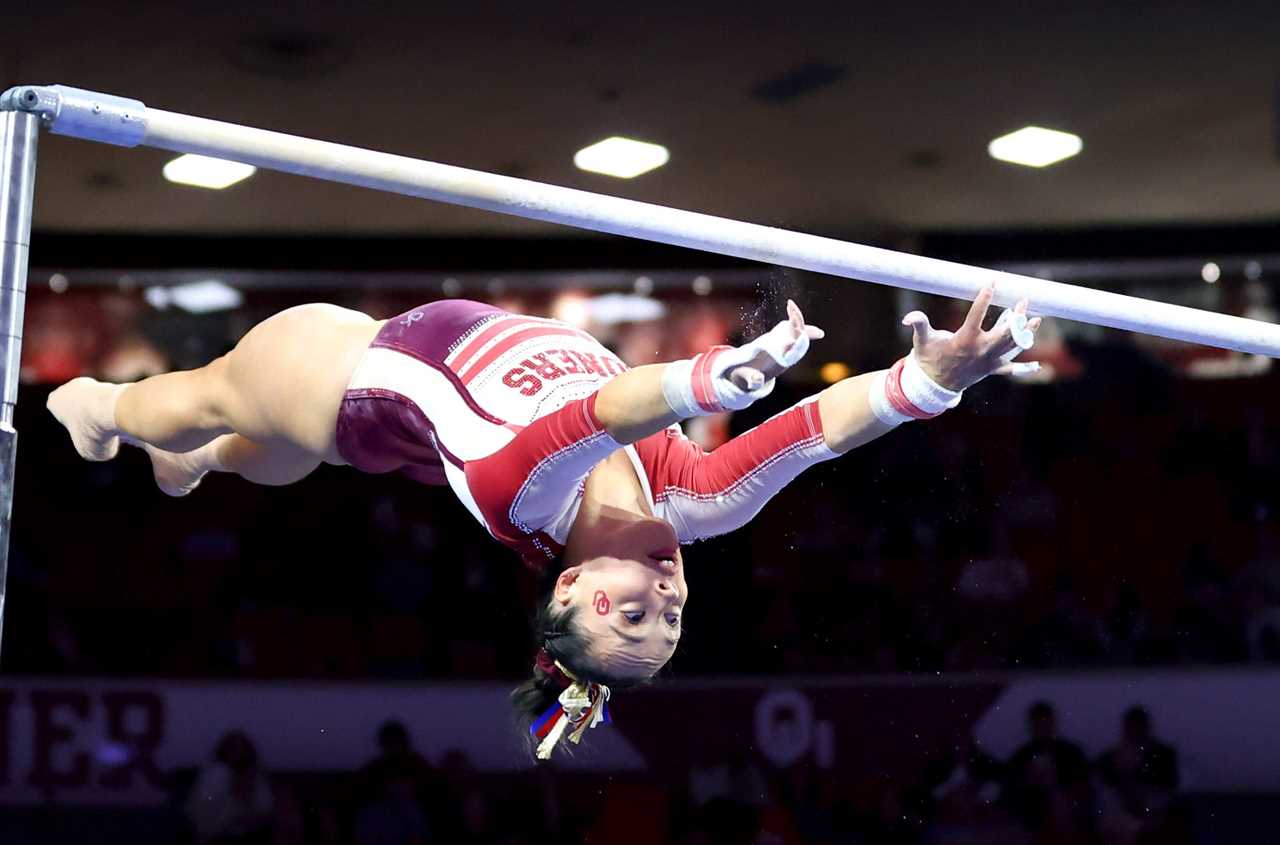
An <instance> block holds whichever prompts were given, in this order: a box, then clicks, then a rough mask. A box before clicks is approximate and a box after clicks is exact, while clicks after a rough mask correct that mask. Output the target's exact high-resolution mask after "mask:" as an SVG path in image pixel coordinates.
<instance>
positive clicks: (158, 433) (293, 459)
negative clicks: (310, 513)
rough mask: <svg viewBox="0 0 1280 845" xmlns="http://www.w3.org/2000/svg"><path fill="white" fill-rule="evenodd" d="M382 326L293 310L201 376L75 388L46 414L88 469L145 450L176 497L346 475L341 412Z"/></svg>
mask: <svg viewBox="0 0 1280 845" xmlns="http://www.w3.org/2000/svg"><path fill="white" fill-rule="evenodd" d="M380 326H381V323H380V322H378V321H376V320H373V319H372V318H370V317H368V316H367V315H365V314H361V313H359V312H356V311H349V310H346V309H343V308H338V307H336V306H332V305H304V306H299V307H297V308H291V309H289V310H287V311H284V312H281V313H280V314H277V315H275V316H274V317H271V318H270V319H268V320H265V321H264V322H262V323H260V324H258V325H257V326H255V327H254V328H253V329H252V330H251V331H250V332H249V333H248V334H246V335H245V336H244V338H242V339H241V341H240V342H239V343H238V344H237V345H236V347H235V349H233V350H232V351H231V352H230V353H228V354H227V355H225V356H223V357H222V358H219V359H217V360H216V361H214V362H212V363H211V364H209V365H208V366H205V367H201V368H200V369H196V370H189V371H186V372H177V373H166V374H164V375H160V376H154V377H152V378H149V379H146V380H144V381H141V382H138V383H136V384H131V385H113V384H103V383H101V382H97V381H94V380H93V379H87V378H80V379H75V380H73V381H71V382H68V383H67V384H65V385H63V386H62V387H60V388H58V389H57V390H55V391H54V392H53V393H52V394H50V396H49V410H50V411H52V412H53V415H54V416H55V417H57V418H58V421H59V422H61V423H62V424H63V425H64V426H66V428H67V431H68V432H69V433H70V435H71V439H72V442H73V443H74V444H75V447H76V450H77V451H78V452H79V453H80V454H81V455H82V456H83V457H85V458H87V459H89V460H99V461H100V460H108V459H110V458H112V457H114V456H115V454H116V452H117V451H118V449H119V443H120V440H121V439H122V438H123V439H125V440H126V442H132V443H135V444H137V445H140V446H142V447H143V448H145V449H146V450H147V453H148V454H149V455H150V456H151V459H152V464H153V466H154V468H155V470H156V481H157V483H159V485H160V487H161V489H163V490H164V491H165V492H167V493H170V494H171V495H181V494H182V493H185V492H189V491H190V489H191V488H192V487H194V486H195V482H196V481H198V480H199V477H200V476H201V475H203V474H204V473H205V472H209V471H227V472H236V473H239V474H240V475H242V476H244V477H245V478H248V479H249V480H251V481H257V482H259V483H263V484H287V483H290V482H292V481H296V480H298V479H299V478H302V477H303V476H305V475H306V474H307V473H309V472H310V471H311V470H313V469H314V468H315V467H316V466H318V465H319V464H320V463H321V462H322V461H328V462H330V463H342V460H341V458H340V456H339V455H338V454H337V449H336V445H335V439H334V431H335V426H336V422H337V416H338V408H339V406H340V405H341V402H342V397H343V394H344V392H345V390H346V385H347V383H348V382H349V381H350V377H351V373H352V371H353V370H354V368H355V366H356V364H357V363H358V362H359V360H360V356H361V355H363V353H364V350H365V349H366V348H367V347H368V345H369V343H370V342H371V341H372V340H373V337H374V336H375V335H376V334H377V331H378V329H379V327H380Z"/></svg>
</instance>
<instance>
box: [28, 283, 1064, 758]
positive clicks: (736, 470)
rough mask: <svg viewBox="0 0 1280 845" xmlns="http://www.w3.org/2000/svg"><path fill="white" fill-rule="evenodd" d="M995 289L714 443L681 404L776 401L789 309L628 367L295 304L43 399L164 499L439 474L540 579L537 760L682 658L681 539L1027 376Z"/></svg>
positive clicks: (1017, 322) (559, 337) (458, 326)
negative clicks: (822, 467)
mask: <svg viewBox="0 0 1280 845" xmlns="http://www.w3.org/2000/svg"><path fill="white" fill-rule="evenodd" d="M993 291H994V285H992V286H988V287H986V288H984V289H983V290H982V291H981V292H980V293H979V294H978V296H977V297H976V299H975V301H974V302H973V305H972V307H971V308H970V309H969V312H968V315H967V317H966V319H965V321H964V323H963V325H962V326H961V327H960V328H959V329H958V330H957V331H955V332H954V333H953V332H950V331H941V330H937V329H934V328H933V327H932V326H931V325H930V324H929V320H928V318H927V317H926V316H925V315H924V314H923V313H921V312H919V311H915V312H912V313H911V314H908V315H907V316H906V317H905V318H904V319H903V323H904V325H907V326H910V327H911V329H912V331H913V343H912V345H913V349H912V351H911V353H910V354H908V355H907V356H906V357H905V358H902V359H901V360H899V361H898V362H897V363H896V364H895V365H894V366H893V367H892V368H890V369H888V370H883V371H879V372H874V373H867V374H864V375H858V376H855V377H852V378H848V379H845V380H844V381H841V382H839V383H838V384H835V385H833V386H831V387H829V388H827V389H826V390H824V391H822V392H821V393H819V394H817V395H816V396H813V397H810V398H809V399H806V400H805V401H803V402H801V403H799V404H798V405H795V406H794V407H792V408H791V409H789V410H786V411H783V412H782V413H780V414H778V415H776V416H774V417H773V418H771V419H770V420H768V421H767V422H765V423H763V424H761V425H760V426H758V427H756V428H754V429H752V430H751V431H748V432H746V433H745V434H742V435H739V436H738V437H736V438H734V439H733V440H731V441H730V442H729V443H727V444H725V445H723V446H721V447H720V448H718V449H716V450H715V451H713V452H710V453H707V452H704V451H703V450H702V449H701V448H699V447H697V446H696V445H695V444H693V443H692V442H691V441H690V440H688V439H687V438H685V437H684V435H683V434H681V432H680V428H679V425H678V423H679V422H680V421H681V420H683V419H687V418H690V417H695V416H699V415H705V414H714V413H719V412H722V411H725V410H739V409H742V408H745V407H747V406H748V405H750V404H751V403H752V402H755V401H756V400H758V399H761V398H763V397H765V396H767V395H768V394H769V393H770V391H771V390H772V389H773V386H774V382H775V379H776V378H777V377H778V376H779V375H781V374H782V373H783V372H784V371H785V370H787V369H788V368H789V367H791V366H793V365H795V364H796V363H797V362H798V361H799V360H800V359H801V357H802V356H803V355H804V354H805V351H806V350H807V349H808V347H809V344H810V341H811V340H815V339H818V338H821V337H822V336H823V332H822V330H821V329H819V328H817V327H816V326H812V325H806V323H805V321H804V317H803V315H802V314H801V312H800V309H799V308H798V307H796V305H795V304H794V303H791V302H788V303H787V313H788V318H787V319H786V320H784V321H782V322H780V323H779V324H778V325H777V326H775V327H774V328H773V329H772V330H771V331H769V332H767V333H766V334H764V335H762V336H761V337H759V338H757V339H756V340H754V341H752V342H750V343H747V344H745V345H743V346H739V347H736V348H734V347H727V346H721V347H715V348H713V349H710V350H708V351H707V352H704V353H702V354H700V355H697V356H696V357H694V358H692V359H689V360H683V361H676V362H672V363H667V364H651V365H646V366H640V367H636V368H634V369H629V368H627V367H626V366H625V365H624V364H623V363H622V362H621V361H620V360H619V359H618V358H617V357H616V356H614V355H613V354H612V353H611V352H609V351H608V350H607V349H605V348H604V347H603V346H601V345H600V344H599V343H598V342H597V341H596V340H595V339H594V338H592V337H591V335H589V334H587V333H586V332H584V331H581V330H579V329H576V328H574V327H572V326H569V325H567V324H564V323H560V322H556V321H554V320H547V319H541V318H536V317H526V316H521V315H518V314H512V313H508V312H505V311H502V310H499V309H497V308H494V307H492V306H489V305H484V304H481V303H477V302H470V301H466V300H444V301H439V302H433V303H430V304H427V305H423V306H421V307H419V308H415V309H414V310H412V311H409V312H407V313H405V314H402V315H400V316H398V317H393V318H392V319H389V320H375V319H373V318H371V317H369V316H367V315H365V314H362V313H359V312H356V311H350V310H347V309H343V308H339V307H337V306H333V305H324V304H313V305H303V306H299V307H296V308H291V309H289V310H287V311H283V312H281V313H279V314H277V315H275V316H273V317H271V318H269V319H267V320H265V321H264V322H262V323H260V324H258V325H257V326H255V327H254V328H253V329H252V330H251V331H249V333H248V334H246V335H245V336H244V337H243V338H242V339H241V340H240V342H239V343H238V344H237V345H236V347H235V348H234V349H233V350H232V351H231V352H229V353H228V354H226V355H225V356H223V357H221V358H218V359H217V360H215V361H213V362H212V363H210V364H209V365H208V366H205V367H202V368H200V369H197V370H190V371H185V372H175V373H167V374H164V375H158V376H154V377H152V378H148V379H145V380H143V381H140V382H137V383H134V384H105V383H102V382H98V381H95V380H93V379H89V378H78V379H75V380H73V381H71V382H68V383H67V384H65V385H63V386H62V387H60V388H58V389H57V390H55V391H53V393H52V394H50V396H49V402H48V407H49V410H50V411H51V412H52V413H53V415H54V416H55V417H56V418H57V419H58V421H59V422H61V423H62V425H64V426H65V427H66V429H67V431H68V432H69V433H70V435H71V439H72V442H73V444H74V446H75V448H76V451H78V452H79V453H80V455H81V456H82V457H84V458H86V459H88V460H91V461H105V460H109V459H111V458H112V457H114V456H115V454H116V452H117V451H118V450H119V445H120V443H121V442H122V441H123V442H125V443H128V444H132V445H135V446H139V447H141V448H143V449H145V450H146V452H147V454H148V455H149V456H150V458H151V464H152V468H153V470H154V474H155V480H156V483H157V484H158V486H159V487H160V489H161V490H162V491H164V492H165V493H167V494H169V495H171V496H184V495H186V494H188V493H190V492H191V491H192V490H193V489H194V488H195V487H196V485H197V484H198V483H199V482H200V479H201V478H202V477H203V476H204V475H205V474H206V473H209V472H230V473H235V474H238V475H240V476H241V477H243V478H246V479H248V480H249V481H253V482H256V483H259V484H271V485H283V484H290V483H293V482H295V481H298V480H300V479H302V478H303V477H305V476H306V475H307V474H309V473H310V472H311V471H312V470H314V469H315V468H316V467H318V466H319V465H320V464H321V463H328V464H336V465H350V466H353V467H355V468H357V469H359V470H362V471H364V472H370V473H385V472H393V471H399V472H402V473H404V474H406V475H408V476H409V477H411V478H413V479H415V480H417V481H419V482H422V483H426V484H448V485H449V486H450V487H452V488H453V490H454V492H455V493H456V494H457V496H458V498H459V499H460V500H461V501H462V504H463V505H464V506H465V507H466V508H467V510H469V511H470V512H471V514H472V515H473V516H474V517H475V518H476V519H477V520H479V521H480V523H481V524H482V525H483V526H484V527H485V528H486V529H487V530H488V531H489V533H490V534H491V535H492V536H493V537H494V538H495V539H497V540H498V541H499V542H501V543H503V544H505V545H507V546H509V547H511V548H512V549H514V550H515V551H516V552H517V553H519V555H520V556H521V558H522V559H523V560H524V562H525V564H526V565H528V566H529V567H531V568H532V569H533V570H535V571H536V572H539V573H541V574H542V576H543V578H542V580H543V586H542V587H541V588H540V591H539V598H538V600H537V606H536V608H535V621H534V632H535V642H536V643H537V644H538V646H539V648H538V651H537V655H536V658H535V663H534V667H533V675H532V677H531V678H530V679H529V680H527V681H526V682H525V683H524V684H523V685H521V686H520V687H519V688H517V689H516V690H515V691H514V692H513V693H512V700H513V704H514V706H515V708H516V710H517V712H518V713H519V714H520V715H521V717H522V719H523V720H524V721H525V722H526V723H527V724H529V726H530V733H531V735H532V741H533V743H534V745H535V746H536V752H537V756H538V757H539V758H541V759H546V758H547V757H548V756H550V754H551V752H552V751H553V750H554V748H555V747H556V745H557V743H558V742H559V741H560V740H561V739H562V738H563V737H565V736H567V737H568V738H569V739H571V740H572V741H574V742H577V741H578V740H579V739H580V738H581V736H582V735H583V733H584V732H585V731H586V729H587V728H589V727H594V726H595V725H596V724H599V723H601V722H604V721H607V718H608V715H607V706H606V703H607V701H608V698H609V695H610V691H611V690H617V689H619V688H625V687H628V686H634V685H636V684H638V683H642V682H644V681H645V680H646V679H648V678H651V677H652V676H653V675H654V674H655V673H656V672H658V670H659V669H661V668H662V666H663V665H664V664H666V662H667V661H668V660H669V659H670V658H671V655H672V653H673V652H674V651H675V648H676V644H677V643H678V642H679V639H680V622H681V615H682V614H683V612H684V609H685V607H686V605H687V603H688V598H689V589H688V585H687V584H686V583H685V573H684V564H683V559H682V557H681V552H680V546H681V544H684V543H691V542H693V541H695V540H699V539H703V538H706V537H712V536H715V535H718V534H724V533H726V532H728V531H732V530H734V529H736V528H738V527H740V526H742V525H744V524H745V523H747V522H748V521H749V520H750V519H751V518H752V517H754V516H755V514H757V513H758V512H759V511H760V509H761V508H762V507H763V506H764V504H765V502H766V501H767V500H768V499H769V498H770V497H771V496H773V495H774V494H775V493H777V492H778V491H779V490H780V489H781V488H782V487H783V486H784V485H785V484H787V483H788V482H789V481H791V480H792V479H793V478H795V477H796V476H797V475H798V474H799V473H800V472H802V471H803V470H804V469H805V468H806V467H809V466H811V465H813V464H815V463H818V462H820V461H825V460H829V459H831V458H834V457H837V456H838V455H841V454H843V453H844V452H847V451H849V450H850V449H854V448H856V447H858V446H860V445H862V444H864V443H867V442H868V441H870V440H873V439H875V438H877V437H879V436H881V435H882V434H885V433H887V432H888V431H890V430H891V429H893V428H894V427H895V426H897V425H899V424H900V423H903V422H907V421H909V420H916V419H926V418H929V417H933V416H937V415H938V414H940V413H942V412H943V411H945V410H947V409H948V408H952V407H955V406H956V405H957V404H958V403H959V402H960V397H961V392H962V391H963V390H964V389H965V388H967V387H969V386H970V385H972V384H974V383H976V382H977V381H979V380H981V379H982V378H984V377H986V376H988V375H990V374H992V373H1010V372H1016V371H1018V370H1019V369H1021V370H1023V371H1025V370H1028V369H1031V368H1033V367H1034V364H1018V363H1013V362H1012V359H1013V358H1014V357H1015V356H1016V355H1017V354H1019V353H1020V352H1022V351H1023V350H1024V349H1027V348H1029V347H1030V346H1031V344H1032V342H1033V340H1034V333H1035V331H1036V329H1037V328H1038V327H1039V325H1040V320H1039V318H1035V319H1028V317H1027V303H1026V301H1023V302H1020V303H1018V305H1017V306H1015V307H1014V308H1013V309H1012V310H1009V311H1005V312H1004V313H1003V314H1001V316H1000V318H999V319H998V320H997V321H996V323H995V325H994V326H993V327H992V328H991V329H989V330H984V329H983V327H982V324H983V320H984V317H985V315H986V312H987V309H988V306H989V305H990V303H991V299H992V295H993Z"/></svg>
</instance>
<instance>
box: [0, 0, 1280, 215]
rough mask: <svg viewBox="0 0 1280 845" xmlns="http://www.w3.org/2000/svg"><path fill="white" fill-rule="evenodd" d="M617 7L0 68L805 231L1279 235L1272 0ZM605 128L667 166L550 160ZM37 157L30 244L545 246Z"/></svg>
mask: <svg viewBox="0 0 1280 845" xmlns="http://www.w3.org/2000/svg"><path fill="white" fill-rule="evenodd" d="M615 5H616V8H617V9H621V8H623V6H622V5H621V4H615ZM626 8H627V9H628V11H626V12H623V11H616V10H615V11H611V10H610V9H609V8H606V4H600V3H590V4H586V3H581V4H580V3H556V2H539V3H534V2H529V0H525V2H519V3H507V4H486V3H467V4H461V3H451V4H432V3H425V2H420V3H351V2H346V3H333V2H308V3H288V2H265V1H264V2H259V3H255V4H248V3H237V2H221V3H212V2H181V0H177V2H169V3H154V2H133V3H122V2H96V3H65V2H57V0H46V2H36V3H30V4H29V6H28V9H27V12H26V13H25V14H14V13H13V12H12V11H10V13H9V14H7V15H6V19H7V21H8V24H9V25H8V29H9V33H10V34H9V35H8V36H7V37H6V38H5V40H4V42H3V43H2V45H0V57H2V62H0V71H2V74H3V78H4V80H5V82H6V83H7V84H17V83H22V82H50V83H52V82H59V83H64V84H70V85H76V86H79V87H85V88H93V89H98V90H104V91H109V92H112V93H120V94H125V95H128V96H132V97H136V98H139V99H142V100H143V101H144V102H146V103H147V104H148V105H151V106H155V107H159V108H164V109H169V110H173V111H184V112H190V113H193V114H199V115H204V116H209V117H217V118H221V119H225V120H230V121H234V122H238V123H245V124H250V125H258V126H263V127H267V128H272V129H279V130H284V131H288V132H294V133H298V134H303V135H311V136H316V137H321V138H325V139H329V140H335V141H341V142H345V143H350V144H356V145H359V146H364V147H371V148H375V149H382V150H389V151H393V152H398V153H403V154H408V155H413V156H416V157H420V158H429V159H435V160H439V161H443V162H448V163H451V164H459V165H463V166H467V167H474V168H479V169H483V170H493V171H498V172H502V173H508V174H512V175H519V176H522V177H526V178H530V179H536V180H542V181H548V182H554V183H557V184H563V185H569V186H573V187H579V188H585V189H588V190H595V191H602V192H607V193H614V194H620V195H623V196H627V197H632V198H636V199H642V200H648V201H653V202H659V203H663V204H667V205H674V206H679V207H684V208H689V209H694V210H699V211H706V212H710V213H714V214H721V215H727V216H731V217H738V218H743V219H747V220H752V221H757V222H762V223H768V224H772V225H781V226H785V227H789V228H800V229H805V230H810V231H816V232H821V233H827V234H836V235H840V234H853V233H886V232H917V231H921V230H928V229H949V228H971V227H973V228H983V229H991V228H1007V227H1013V226H1017V227H1022V226H1062V227H1069V226H1084V225H1098V224H1123V225H1132V224H1139V223H1170V222H1179V223H1200V222H1204V223H1223V222H1264V221H1268V220H1271V219H1273V218H1276V217H1277V216H1278V215H1280V190H1278V189H1280V160H1278V158H1277V128H1276V101H1277V82H1278V81H1280V51H1278V50H1277V49H1276V44H1277V43H1280V12H1277V9H1280V4H1277V3H1274V2H1272V3H1252V2H1249V3H1208V2H1183V3H1172V2H1170V3H1162V4H1155V3H1152V4H1140V3H1122V2H1114V0H1111V1H1110V2H1099V0H1077V2H1071V3H1064V2H1063V3H1049V2H1022V3H1011V2H983V3H962V2H956V0H930V2H920V3H913V2H879V3H864V2H833V3H818V2H807V0H790V2H786V3H771V4H766V3H757V4H751V3H744V2H734V3H726V2H719V0H716V2H705V1H704V2H685V3H680V4H676V3H669V2H658V0H650V2H646V3H641V4H633V5H631V6H629V7H626ZM24 31H25V33H24ZM1028 123H1035V124H1041V125H1046V126H1051V127H1058V128H1063V129H1068V130H1071V131H1074V132H1076V133H1078V134H1080V135H1082V136H1083V138H1084V142H1085V149H1084V152H1083V154H1081V155H1080V156H1079V157H1077V158H1075V159H1072V160H1070V161H1067V162H1065V163H1063V164H1061V165H1059V166H1057V167H1053V168H1050V169H1047V170H1043V171H1036V170H1031V169H1025V168H1020V167H1015V166H1012V165H1007V164H1001V163H999V162H996V161H993V160H991V159H990V158H988V157H987V154H986V144H987V142H988V141H989V140H990V139H991V138H993V137H995V136H996V135H999V134H1002V133H1004V132H1007V131H1009V130H1012V129H1016V128H1018V127H1020V126H1022V125H1025V124H1028ZM611 134H623V135H629V136H632V137H638V138H641V139H647V140H653V141H658V142H660V143H662V144H665V145H666V146H668V147H669V148H670V150H671V155H672V158H671V163H670V164H669V165H668V166H666V167H664V168H662V169H660V170H658V171H656V172H654V173H652V174H649V175H646V176H642V177H640V178H638V179H636V180H634V181H622V180H615V179H610V178H608V177H604V176H594V175H591V174H586V173H582V172H579V171H577V170H575V169H574V167H573V165H572V156H573V153H574V151H575V150H577V149H578V148H580V147H582V146H584V145H585V144H587V143H590V142H593V141H595V140H598V139H600V138H602V137H605V136H607V135H611ZM40 156H41V165H40V169H39V177H38V195H37V203H36V209H37V210H36V226H37V228H38V229H40V230H43V231H47V232H52V231H63V232H68V233H73V232H86V231H95V232H97V231H127V232H134V233H154V232H170V233H174V232H180V233H193V234H209V233H231V232H235V233H248V232H255V233H277V234H287V233H310V232H325V233H338V232H341V233H350V234H374V233H376V234H414V235H426V236H445V235H449V236H457V235H474V234H485V235H490V236H494V235H499V236H500V235H509V234H514V233H520V234H522V235H542V234H546V233H551V232H555V230H554V229H552V228H551V227H548V226H545V225H543V224H536V223H531V222H527V221H523V220H519V219H515V218H507V217H500V216H497V215H491V214H486V213H482V212H476V211H470V210H465V209H457V208H450V207H445V206H439V205H433V204H431V203H425V202H421V201H417V200H409V199H404V198H401V197H395V196H389V195H385V194H378V193H373V192H368V191H360V190H357V189H352V188H343V187H339V186H333V185H328V184H324V183H320V182H315V181H310V180H303V179H298V178H294V177H287V176H282V175H277V174H264V173H260V174H258V175H257V176H255V177H254V178H253V179H251V180H249V181H248V182H246V183H243V184H241V185H239V186H236V187H234V188H232V189H230V190H227V191H224V192H210V191H202V190H199V189H192V188H181V187H177V186H173V185H170V184H168V183H166V182H165V181H164V180H163V179H162V178H161V175H160V168H161V165H162V164H163V162H164V161H165V160H167V158H168V156H167V155H166V154H164V153H159V152H155V151H149V150H121V149H115V148H111V147H107V146H103V145H97V144H89V143H85V142H82V141H75V140H70V139H65V138H57V137H52V136H46V137H45V138H44V139H42V146H41V151H40Z"/></svg>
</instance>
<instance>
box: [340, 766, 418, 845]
mask: <svg viewBox="0 0 1280 845" xmlns="http://www.w3.org/2000/svg"><path fill="white" fill-rule="evenodd" d="M376 762H377V763H378V765H377V766H376V768H374V769H373V771H372V774H373V776H374V777H376V778H377V779H378V782H377V784H376V788H377V795H376V797H375V798H374V799H373V800H372V801H371V802H370V803H368V804H366V805H365V806H364V807H362V808H361V809H360V810H359V811H358V812H357V813H356V821H355V830H354V834H355V835H354V838H355V841H356V845H426V844H427V843H428V842H429V841H430V840H431V831H430V827H429V826H428V823H427V814H426V811H425V810H424V809H423V806H422V803H421V802H420V801H419V799H418V795H417V787H418V779H419V777H420V769H419V768H418V767H417V766H415V765H414V762H413V757H412V756H410V755H405V754H397V755H392V756H383V757H381V758H379V760H378V761H376Z"/></svg>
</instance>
